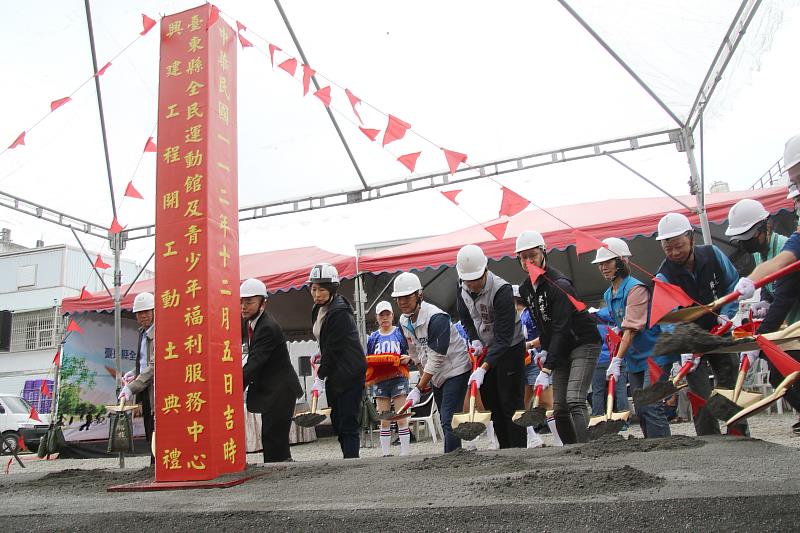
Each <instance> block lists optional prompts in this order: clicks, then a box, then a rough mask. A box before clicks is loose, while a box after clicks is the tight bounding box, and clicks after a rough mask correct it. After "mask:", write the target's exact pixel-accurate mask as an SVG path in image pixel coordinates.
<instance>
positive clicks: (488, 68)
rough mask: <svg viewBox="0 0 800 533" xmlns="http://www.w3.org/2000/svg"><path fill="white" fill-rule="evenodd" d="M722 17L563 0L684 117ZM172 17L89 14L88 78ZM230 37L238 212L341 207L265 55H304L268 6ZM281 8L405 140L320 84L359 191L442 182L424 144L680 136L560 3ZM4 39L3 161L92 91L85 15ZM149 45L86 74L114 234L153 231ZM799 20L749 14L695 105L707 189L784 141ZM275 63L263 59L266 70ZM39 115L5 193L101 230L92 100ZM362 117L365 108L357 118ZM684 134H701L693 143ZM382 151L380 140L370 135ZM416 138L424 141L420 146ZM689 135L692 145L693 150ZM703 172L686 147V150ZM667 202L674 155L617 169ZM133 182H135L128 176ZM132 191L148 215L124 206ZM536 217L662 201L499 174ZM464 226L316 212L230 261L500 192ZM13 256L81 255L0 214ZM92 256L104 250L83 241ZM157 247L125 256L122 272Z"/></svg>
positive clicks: (334, 174) (346, 245) (574, 180)
mask: <svg viewBox="0 0 800 533" xmlns="http://www.w3.org/2000/svg"><path fill="white" fill-rule="evenodd" d="M737 4H738V3H737V2H733V1H729V0H716V1H704V2H696V1H689V0H684V1H679V2H674V1H666V0H664V1H647V2H644V1H633V0H627V1H619V0H607V1H604V2H602V3H599V2H591V1H584V0H581V1H577V0H576V1H574V2H572V5H573V7H575V8H576V10H577V11H578V12H579V13H581V14H582V15H584V16H585V17H586V18H587V20H588V21H589V22H590V23H591V24H592V25H593V27H595V29H596V30H597V31H598V32H599V33H600V34H601V35H602V36H603V37H604V38H606V40H607V41H608V42H609V43H610V44H611V45H612V46H613V47H614V48H615V49H616V50H617V51H618V53H619V54H620V55H621V56H622V57H623V58H624V59H625V60H626V61H629V62H630V64H631V66H632V67H633V68H634V69H635V70H636V71H637V73H639V74H640V75H641V76H642V77H643V78H644V79H645V80H646V81H647V83H648V84H651V86H652V87H653V89H654V90H655V91H656V93H657V94H658V95H659V96H660V97H661V98H662V99H663V100H664V101H665V102H666V103H667V105H669V106H670V107H671V108H672V109H673V111H674V112H675V113H676V114H678V116H679V117H681V118H683V117H685V116H686V113H687V112H688V110H689V108H690V106H691V103H692V102H693V100H694V97H695V95H696V93H697V90H698V88H699V86H700V83H701V81H702V78H703V75H704V74H705V72H706V70H707V68H708V65H709V64H710V62H711V60H712V58H713V55H714V53H715V52H716V49H717V47H718V45H719V43H720V41H721V39H722V36H723V35H724V33H725V31H726V30H727V28H728V26H729V25H730V22H731V20H732V18H733V15H734V13H735V11H736V7H737ZM193 5H195V4H194V3H193V2H186V1H173V2H165V1H160V2H159V1H142V2H136V3H120V2H102V3H101V2H93V3H92V9H93V12H92V15H93V18H94V29H95V39H96V43H97V49H98V62H99V64H100V65H101V66H102V65H103V64H105V62H106V61H108V60H109V59H110V58H111V57H112V56H114V55H116V54H117V53H118V52H119V51H120V50H122V49H123V48H124V47H125V46H127V45H128V44H129V43H130V42H132V41H133V40H134V39H135V38H136V36H137V34H138V32H139V31H141V15H140V14H141V13H142V12H144V13H147V14H148V15H150V16H152V17H154V18H158V16H159V15H164V14H169V13H174V12H177V11H181V10H184V9H187V8H190V7H192V6H193ZM218 5H219V6H220V8H221V9H222V10H223V13H224V15H225V16H226V17H230V18H229V19H228V20H229V22H231V23H232V24H233V21H234V20H239V21H241V22H242V23H243V24H245V25H246V26H247V27H248V30H249V31H247V32H245V33H244V35H246V36H247V38H248V39H250V40H251V41H252V42H253V43H254V44H255V45H256V47H255V48H248V49H245V50H241V49H240V51H239V56H238V58H239V68H238V85H239V117H238V121H239V160H240V163H239V172H240V174H239V201H240V206H247V205H253V204H258V203H266V202H274V201H278V200H282V199H287V198H293V197H300V196H304V195H311V194H318V193H320V192H323V191H333V190H352V189H355V188H358V186H359V185H360V183H359V181H358V178H357V177H356V174H355V172H354V170H353V167H352V165H351V164H350V162H349V161H348V159H347V156H346V154H345V152H344V149H343V148H342V146H341V143H340V142H339V141H338V139H337V137H336V134H335V132H334V130H333V127H332V126H331V124H330V121H329V119H328V117H327V115H326V114H325V112H324V108H323V106H322V105H321V103H320V102H319V101H318V100H317V99H316V98H314V97H313V96H311V95H309V96H307V97H305V98H303V96H302V90H301V84H300V81H299V77H300V76H299V75H298V76H297V78H298V79H294V80H293V79H292V78H290V77H289V76H288V75H287V74H286V73H285V72H283V71H281V70H278V69H274V70H273V69H272V68H271V67H270V64H269V57H268V55H267V54H266V50H267V43H266V41H264V40H262V38H265V39H267V40H268V41H270V42H272V43H274V44H276V45H278V46H280V47H281V48H283V49H284V50H285V51H286V52H288V54H290V55H292V56H295V57H298V58H299V56H298V54H297V53H296V50H295V49H294V47H293V45H292V43H291V39H290V37H289V35H288V33H287V31H286V28H285V26H284V25H283V22H282V21H281V19H280V16H279V14H278V11H277V9H276V7H275V5H274V4H273V3H272V2H233V1H230V2H219V3H218ZM283 6H284V8H285V10H286V12H287V15H288V17H289V19H290V21H291V23H292V25H293V27H294V30H295V32H296V34H297V36H298V38H299V40H300V43H301V45H302V46H303V48H304V51H305V52H306V55H307V56H308V58H309V62H310V64H311V66H312V67H314V68H315V69H316V70H317V71H318V72H319V73H320V74H321V76H320V78H319V81H320V83H321V84H322V85H327V84H331V83H336V84H338V85H340V86H342V87H348V88H350V89H351V90H352V91H353V92H354V93H355V94H356V95H358V96H359V97H361V98H362V99H363V100H364V102H365V103H364V104H362V106H361V111H362V116H363V118H364V120H365V125H366V126H367V127H371V128H375V129H383V128H384V127H385V124H386V118H385V116H384V115H383V114H382V113H392V114H393V115H396V116H398V117H400V118H401V119H403V120H405V121H407V122H409V123H411V125H412V128H413V130H414V132H416V134H415V133H412V132H409V134H408V135H407V138H406V139H404V140H402V141H399V142H396V143H392V144H390V145H388V146H387V147H386V149H383V148H381V147H380V144H379V143H371V142H369V140H368V139H367V138H366V137H365V136H364V135H363V134H362V133H361V132H359V131H358V129H357V128H356V119H355V117H354V116H353V114H352V112H351V111H350V107H349V104H348V103H347V100H346V98H344V96H343V94H342V93H341V92H340V91H339V89H337V88H336V87H334V100H333V107H334V113H335V115H336V116H337V119H338V120H339V121H340V124H341V127H342V130H343V132H344V135H345V137H346V138H347V140H348V142H349V143H350V146H351V148H352V150H353V152H354V154H355V157H356V159H357V161H358V163H359V166H360V167H361V169H362V171H363V173H364V175H365V178H366V180H367V182H368V183H370V184H375V183H379V182H383V181H387V180H392V179H398V178H402V177H405V176H407V175H408V172H407V171H406V169H405V168H404V167H403V166H402V165H400V164H399V163H398V162H397V161H395V158H396V157H397V156H399V155H401V154H404V153H409V152H416V151H422V156H421V157H420V159H419V162H418V164H417V171H418V172H420V173H427V172H433V171H440V170H444V169H445V168H446V166H445V161H444V158H443V157H442V155H441V152H440V151H439V149H438V148H437V145H438V146H444V147H446V148H449V149H452V150H456V151H459V152H464V153H466V154H468V156H469V162H470V163H480V162H488V161H493V160H498V159H505V158H509V157H514V156H518V155H523V154H526V153H533V152H538V151H542V150H545V149H551V148H559V147H566V146H570V145H575V144H580V143H586V142H594V141H600V140H604V139H611V138H615V137H620V136H627V135H631V134H637V133H643V132H648V131H654V130H657V129H661V128H668V127H674V126H675V124H674V122H672V120H671V119H670V118H669V116H668V115H667V114H666V113H665V112H664V111H663V110H661V108H660V107H659V106H658V105H657V104H655V103H654V102H653V100H651V99H650V98H649V97H648V96H647V95H646V94H645V93H644V91H642V90H641V89H640V88H639V87H638V86H637V85H636V84H635V82H633V81H632V80H631V78H630V77H629V76H627V74H626V73H625V72H624V71H623V70H622V69H621V68H620V67H619V66H618V65H617V64H616V63H615V62H614V61H613V59H611V58H610V56H609V55H608V54H607V53H606V52H605V51H604V50H602V49H601V48H600V47H599V46H598V45H597V43H596V42H595V41H594V40H593V39H592V38H591V37H590V36H589V35H588V34H587V33H586V32H585V31H584V30H583V29H582V28H581V27H579V26H578V24H577V23H576V22H575V20H574V19H572V18H571V17H570V16H569V15H568V13H567V12H566V11H565V10H564V9H563V8H562V7H561V6H560V5H559V4H558V3H557V2H555V1H554V0H540V1H538V2H529V1H528V2H522V1H516V2H502V3H493V4H487V3H486V2H455V1H452V2H444V1H443V2H424V1H421V0H419V1H409V2H402V3H400V2H394V3H389V2H369V1H359V2H324V1H321V0H320V1H308V0H303V1H299V0H284V2H283ZM5 11H6V12H5V13H4V15H5V17H4V20H5V25H6V26H5V29H4V31H3V32H2V34H1V35H0V44H1V45H2V47H3V49H4V50H6V51H8V52H7V53H6V54H4V57H3V60H2V62H3V67H4V71H5V72H6V76H5V80H6V82H5V83H4V84H3V86H2V88H0V94H2V95H3V98H2V102H3V120H2V121H1V122H0V141H1V142H0V144H2V145H3V146H7V145H8V144H10V143H11V142H12V141H13V139H14V138H15V137H16V136H17V135H18V134H19V132H20V131H22V130H24V129H28V128H29V127H30V126H31V125H33V124H34V123H35V122H36V121H37V120H39V119H40V118H41V117H42V116H44V115H45V114H46V113H47V111H48V110H49V103H50V102H51V101H52V100H56V99H58V98H62V97H64V96H67V95H69V94H70V93H72V92H73V91H75V89H76V88H78V87H79V86H80V85H81V83H83V82H85V81H86V80H87V79H88V78H89V77H90V76H91V74H92V65H91V55H90V50H89V44H88V36H87V29H86V15H85V12H84V7H83V2H81V1H79V0H58V1H56V0H51V1H38V2H22V3H16V4H14V7H13V9H11V8H8V7H7V8H6V10H5ZM158 44H159V43H158V32H157V31H156V29H154V30H153V31H152V32H150V33H149V34H148V35H146V36H145V37H143V38H142V39H140V40H138V41H136V42H135V43H134V44H133V45H132V46H131V47H130V48H129V49H128V50H127V51H125V52H124V53H123V54H122V55H121V56H120V57H119V58H118V59H116V60H114V62H113V65H112V66H111V67H110V68H109V69H108V71H107V72H106V74H105V75H104V76H102V77H101V78H100V80H101V87H102V94H103V104H104V108H105V112H106V125H107V129H108V134H109V143H110V156H111V166H112V174H113V183H114V187H115V192H116V198H117V207H118V210H119V218H120V222H121V223H122V224H124V225H130V226H138V225H143V224H149V223H152V222H153V220H154V198H153V195H154V189H155V157H156V156H155V154H145V155H144V156H143V157H142V148H143V146H144V142H145V141H146V139H147V137H148V136H150V135H151V134H153V135H155V134H154V133H151V132H153V131H154V128H155V126H156V104H157V93H158ZM797 50H800V8H798V2H796V1H794V0H768V1H765V2H763V4H762V7H761V8H760V11H759V13H758V14H757V16H756V18H755V20H754V22H753V24H752V26H751V28H750V30H749V31H748V33H747V35H746V36H745V39H744V42H743V45H742V49H741V50H740V51H739V52H737V54H736V56H735V57H734V60H733V61H732V62H731V65H730V67H729V70H728V72H727V73H726V75H725V78H724V79H723V83H722V84H721V85H720V86H719V88H718V90H717V92H716V93H715V94H714V96H713V98H712V101H711V104H710V106H709V108H708V111H707V115H706V121H705V132H704V137H705V141H706V146H705V171H706V180H707V183H708V184H710V183H711V182H713V181H716V180H724V181H727V182H728V183H729V184H730V185H731V187H732V188H734V189H744V188H747V187H749V186H750V185H751V184H752V183H753V182H754V181H755V180H756V179H757V178H758V177H759V175H760V174H761V173H762V172H764V171H765V170H766V169H767V167H769V166H770V165H771V164H772V163H774V162H775V161H776V160H777V159H778V158H779V157H780V156H781V155H782V149H783V143H784V142H785V141H786V139H788V138H789V137H790V136H792V135H795V134H797V133H799V132H798V129H800V106H798V105H797V100H796V98H797V87H798V82H800V79H799V78H800V74H798V69H797V68H796V64H797V57H798V56H797ZM286 57H288V56H287V55H281V54H277V55H276V60H277V61H276V63H277V62H278V61H281V60H283V59H285V58H286ZM72 98H73V101H72V102H70V103H69V104H67V105H65V106H63V107H62V108H60V109H58V110H57V111H56V112H55V113H53V114H52V115H50V116H48V117H47V118H46V119H45V120H44V121H42V122H41V123H40V124H39V125H38V126H37V127H36V128H35V129H33V130H32V131H31V132H30V133H29V134H28V135H27V137H26V146H24V147H20V148H17V149H15V150H12V151H7V152H6V153H4V154H2V155H0V191H3V192H7V193H11V194H15V195H18V196H21V197H22V198H25V199H28V200H31V201H34V202H37V203H41V204H43V205H45V206H48V207H52V208H54V209H57V210H60V211H63V212H66V213H69V214H73V215H75V216H79V217H82V218H86V219H88V220H91V221H93V222H96V223H99V224H110V221H111V218H112V215H111V206H110V202H109V195H108V184H107V177H106V171H105V162H104V158H103V149H102V144H101V137H100V128H99V119H98V113H97V103H96V97H95V92H94V84H93V83H91V82H90V83H87V84H86V85H85V86H83V87H82V88H80V89H79V90H78V91H77V92H76V93H75V94H74V95H73V97H72ZM367 104H371V106H374V108H373V107H370V105H367ZM698 137H699V136H698ZM379 138H380V137H379ZM429 140H430V141H432V143H431V142H429ZM698 140H699V139H698ZM697 155H698V158H699V152H698V154H697ZM620 158H621V159H623V160H624V161H625V162H626V163H627V164H629V165H631V166H633V167H634V168H636V169H637V170H639V171H640V172H642V173H643V174H645V175H646V176H648V177H649V178H651V179H653V180H655V181H658V182H659V183H660V184H661V185H662V186H663V187H664V188H665V189H666V190H668V191H669V192H671V193H673V194H686V193H687V192H688V190H687V186H686V182H687V180H688V177H689V172H688V166H687V164H686V159H685V156H684V154H681V153H679V152H677V151H676V150H675V149H674V147H671V146H669V147H664V148H658V149H652V150H642V151H638V152H635V153H627V154H623V155H622V156H620ZM137 165H138V167H137ZM131 179H133V182H134V184H135V185H136V187H137V188H138V189H139V190H140V191H141V192H142V194H143V195H144V196H145V200H131V199H126V200H125V201H124V202H123V203H122V204H121V205H120V200H121V196H122V192H123V190H124V188H125V185H126V184H127V183H128V181H129V180H131ZM499 181H500V182H502V183H504V184H506V185H507V186H508V187H510V188H512V189H514V190H516V191H517V192H519V193H521V194H523V195H525V196H526V197H528V198H530V199H532V200H534V201H535V202H537V203H539V204H540V205H544V206H549V205H559V204H570V203H577V202H582V201H589V200H598V199H603V198H613V197H626V196H657V195H660V193H659V192H658V191H656V190H655V189H653V188H652V187H650V186H649V185H647V184H645V183H643V182H641V181H640V180H639V179H638V178H636V177H635V176H633V175H632V174H630V173H629V172H628V171H626V170H624V169H622V168H621V167H619V166H618V165H617V164H616V163H614V162H613V161H610V160H608V159H607V158H595V159H591V160H586V161H582V162H576V163H568V164H559V165H552V166H549V167H545V168H542V169H536V170H530V171H523V172H518V173H513V174H509V175H505V176H503V177H502V178H500V180H499ZM459 201H460V203H461V204H462V206H463V207H464V209H466V211H467V213H465V212H462V211H461V210H459V209H458V208H456V207H454V206H453V205H452V204H450V203H449V202H448V201H447V200H445V199H444V198H443V197H442V196H441V195H440V194H439V193H438V192H435V191H429V192H420V193H415V194H410V195H402V196H399V197H395V198H391V199H386V200H381V201H376V202H369V203H366V204H363V205H358V206H348V207H345V208H331V209H325V210H319V211H315V212H312V213H305V214H298V215H287V216H281V217H273V218H269V219H264V220H260V221H251V222H244V223H243V224H242V226H241V235H242V237H241V243H240V247H241V251H242V253H252V252H257V251H264V250H270V249H281V248H289V247H295V246H306V245H317V246H320V247H323V248H327V249H330V250H333V251H339V252H345V253H353V251H354V248H353V246H354V245H355V244H358V243H366V242H373V241H385V240H393V239H398V238H405V237H414V236H422V235H432V234H441V233H444V232H446V231H450V230H454V229H457V228H460V227H464V226H467V225H470V224H474V223H475V221H476V220H478V221H485V220H489V219H491V218H494V217H495V216H496V214H497V209H498V207H499V201H500V192H499V186H498V185H497V184H496V183H493V182H491V181H483V182H471V183H470V184H468V185H465V191H464V193H462V195H461V196H460V197H459ZM0 224H2V225H3V226H4V227H10V228H11V229H12V238H13V240H14V241H16V242H18V243H20V244H23V245H28V246H31V245H33V243H34V242H35V240H36V239H39V238H44V240H45V242H46V243H48V244H55V243H59V242H66V243H68V244H76V243H75V242H74V238H73V237H72V235H71V233H69V231H65V230H61V229H59V228H57V227H55V226H53V225H50V224H46V223H43V222H40V221H37V220H35V219H33V218H31V217H27V216H25V215H21V214H17V213H15V212H13V211H11V210H9V209H6V208H2V209H0ZM86 243H87V246H88V247H90V248H92V249H96V250H99V249H105V250H107V249H108V246H107V244H105V243H104V242H103V241H101V240H100V239H95V238H91V237H87V239H86ZM151 251H152V240H151V239H150V240H142V241H137V242H132V243H130V245H129V247H128V249H127V250H126V252H125V254H126V255H127V256H129V257H131V258H133V259H136V260H138V261H143V260H145V259H146V258H147V257H148V256H149V254H150V252H151Z"/></svg>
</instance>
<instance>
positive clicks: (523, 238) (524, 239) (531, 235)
mask: <svg viewBox="0 0 800 533" xmlns="http://www.w3.org/2000/svg"><path fill="white" fill-rule="evenodd" d="M531 248H545V245H544V237H542V234H541V233H539V232H538V231H523V232H522V233H520V234H519V237H517V245H516V246H515V247H514V253H515V254H518V253H520V252H522V251H524V250H530V249H531Z"/></svg>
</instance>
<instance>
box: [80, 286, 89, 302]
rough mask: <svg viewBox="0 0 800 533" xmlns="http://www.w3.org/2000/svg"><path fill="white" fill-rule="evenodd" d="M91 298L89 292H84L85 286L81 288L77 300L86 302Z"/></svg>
mask: <svg viewBox="0 0 800 533" xmlns="http://www.w3.org/2000/svg"><path fill="white" fill-rule="evenodd" d="M91 296H92V295H91V294H90V293H89V291H87V290H86V286H83V287H81V295H80V296H78V299H79V300H87V299H89V298H91Z"/></svg>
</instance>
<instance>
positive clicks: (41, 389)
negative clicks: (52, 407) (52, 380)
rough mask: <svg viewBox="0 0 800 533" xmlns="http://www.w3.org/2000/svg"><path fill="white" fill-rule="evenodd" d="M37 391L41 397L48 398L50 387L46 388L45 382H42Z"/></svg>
mask: <svg viewBox="0 0 800 533" xmlns="http://www.w3.org/2000/svg"><path fill="white" fill-rule="evenodd" d="M39 391H40V392H41V393H42V396H50V387H48V386H47V381H46V380H42V386H41V387H39Z"/></svg>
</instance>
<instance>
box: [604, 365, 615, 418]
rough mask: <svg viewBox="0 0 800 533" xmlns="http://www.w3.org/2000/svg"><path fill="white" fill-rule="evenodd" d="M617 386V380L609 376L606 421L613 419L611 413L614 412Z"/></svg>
mask: <svg viewBox="0 0 800 533" xmlns="http://www.w3.org/2000/svg"><path fill="white" fill-rule="evenodd" d="M616 384H617V380H616V379H614V376H613V375H612V376H609V378H608V385H607V386H608V396H607V397H606V419H609V420H610V419H611V413H612V412H613V411H614V387H615V386H616Z"/></svg>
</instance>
